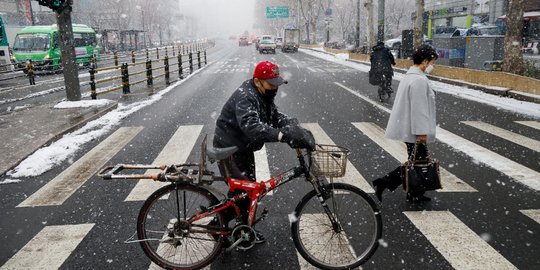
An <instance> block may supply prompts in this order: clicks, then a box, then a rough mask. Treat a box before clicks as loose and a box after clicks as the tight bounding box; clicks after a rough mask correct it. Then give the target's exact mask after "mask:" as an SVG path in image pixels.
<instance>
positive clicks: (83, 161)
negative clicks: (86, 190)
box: [17, 127, 143, 207]
mask: <svg viewBox="0 0 540 270" xmlns="http://www.w3.org/2000/svg"><path fill="white" fill-rule="evenodd" d="M142 129H143V127H122V128H119V129H118V130H117V131H115V132H114V133H113V134H111V135H110V136H109V137H107V139H105V140H104V141H103V142H101V143H100V144H99V145H97V146H96V147H94V148H93V149H92V150H90V151H89V152H88V153H86V154H85V155H84V156H82V157H81V158H80V159H79V160H77V161H76V162H75V163H73V164H71V166H69V168H67V169H66V170H64V171H63V172H62V173H60V174H59V175H57V176H56V177H55V178H54V179H53V180H51V181H50V182H49V183H47V184H46V185H45V186H43V187H42V188H40V189H39V190H38V191H36V192H35V193H34V194H32V195H31V196H30V197H28V198H27V199H26V200H24V201H23V202H22V203H20V204H19V205H17V207H33V206H46V205H61V204H62V203H64V201H65V200H67V198H69V197H70V196H71V195H72V194H73V193H75V191H76V190H77V189H78V188H80V187H81V186H82V185H83V184H84V183H85V182H86V181H87V180H88V179H89V178H90V177H92V175H94V174H95V173H96V172H97V170H99V169H100V168H101V167H103V166H104V165H105V163H106V162H107V161H108V160H109V159H111V158H112V157H113V156H114V155H116V153H118V151H120V150H121V149H122V148H123V147H124V146H125V145H126V144H127V143H128V142H129V141H131V139H133V138H134V137H135V136H136V135H137V134H139V132H140V131H141V130H142Z"/></svg>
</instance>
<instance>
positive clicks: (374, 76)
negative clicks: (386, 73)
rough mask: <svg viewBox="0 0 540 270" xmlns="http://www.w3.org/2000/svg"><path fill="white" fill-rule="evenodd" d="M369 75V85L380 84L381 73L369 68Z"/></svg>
mask: <svg viewBox="0 0 540 270" xmlns="http://www.w3.org/2000/svg"><path fill="white" fill-rule="evenodd" d="M368 76H369V84H371V85H379V84H381V79H382V73H381V72H378V71H374V70H370V71H369V73H368Z"/></svg>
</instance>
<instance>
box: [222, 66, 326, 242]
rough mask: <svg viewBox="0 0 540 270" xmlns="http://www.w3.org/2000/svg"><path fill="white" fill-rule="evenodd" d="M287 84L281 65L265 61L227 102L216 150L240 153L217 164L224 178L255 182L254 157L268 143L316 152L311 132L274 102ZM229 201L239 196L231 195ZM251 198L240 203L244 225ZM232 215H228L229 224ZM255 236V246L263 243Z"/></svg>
mask: <svg viewBox="0 0 540 270" xmlns="http://www.w3.org/2000/svg"><path fill="white" fill-rule="evenodd" d="M282 84H287V81H286V80H284V79H283V78H282V77H281V76H280V75H279V67H278V65H276V64H274V63H272V62H269V61H264V62H260V63H258V64H257V66H256V67H255V70H254V72H253V78H251V79H249V80H247V81H245V82H244V83H243V84H242V85H241V86H240V87H239V88H238V89H237V90H236V91H235V92H234V93H233V94H232V96H231V97H230V98H229V100H227V102H226V103H225V105H224V106H223V109H222V111H221V114H220V116H219V117H218V119H217V122H216V130H215V134H214V140H213V146H214V147H215V148H227V147H234V146H236V147H237V148H238V150H237V151H236V152H235V153H234V154H233V155H232V156H231V157H230V158H229V159H226V160H221V161H219V162H218V166H219V170H220V172H221V174H222V175H223V176H225V177H227V178H229V177H232V178H234V179H239V180H249V181H255V180H256V178H255V177H256V176H255V155H254V152H255V151H257V150H260V149H261V148H262V147H263V146H264V144H265V143H268V142H285V143H287V144H289V146H290V147H291V148H306V149H308V150H310V151H313V150H315V139H314V138H313V135H312V134H311V132H309V131H308V130H306V129H303V128H301V127H300V126H299V124H298V121H297V120H296V119H295V118H290V117H289V116H287V115H285V114H283V113H281V112H279V111H278V108H277V106H276V105H275V104H274V98H275V97H276V94H277V92H278V88H279V86H280V85H282ZM228 195H229V197H233V196H235V195H236V194H235V193H233V192H229V194H228ZM249 203H250V202H249V198H246V200H244V201H242V202H239V203H238V204H237V205H238V206H239V208H240V209H241V215H242V219H243V220H242V222H243V224H247V218H248V216H247V214H248V211H249ZM232 218H233V214H232V213H226V217H225V219H226V222H229V221H230V220H232ZM255 232H256V238H257V239H256V241H255V242H256V243H262V242H264V241H265V240H264V237H263V235H262V234H261V233H260V232H258V231H255Z"/></svg>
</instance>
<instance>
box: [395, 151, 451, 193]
mask: <svg viewBox="0 0 540 270" xmlns="http://www.w3.org/2000/svg"><path fill="white" fill-rule="evenodd" d="M417 148H418V143H417V144H416V145H415V146H414V149H413V153H412V155H411V157H409V160H407V161H405V163H403V165H401V175H402V177H403V189H404V190H405V191H406V192H412V193H416V192H418V193H421V192H424V191H428V190H436V189H441V188H442V185H441V174H440V171H439V161H438V160H436V159H432V158H431V156H430V154H429V152H428V155H427V158H426V159H423V160H416V159H415V155H416V151H417Z"/></svg>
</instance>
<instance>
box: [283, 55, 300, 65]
mask: <svg viewBox="0 0 540 270" xmlns="http://www.w3.org/2000/svg"><path fill="white" fill-rule="evenodd" d="M282 55H283V56H285V57H287V58H289V60H291V61H292V62H293V63H295V64H297V63H298V60H296V59H294V58H292V57H290V56H288V55H286V54H282Z"/></svg>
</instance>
